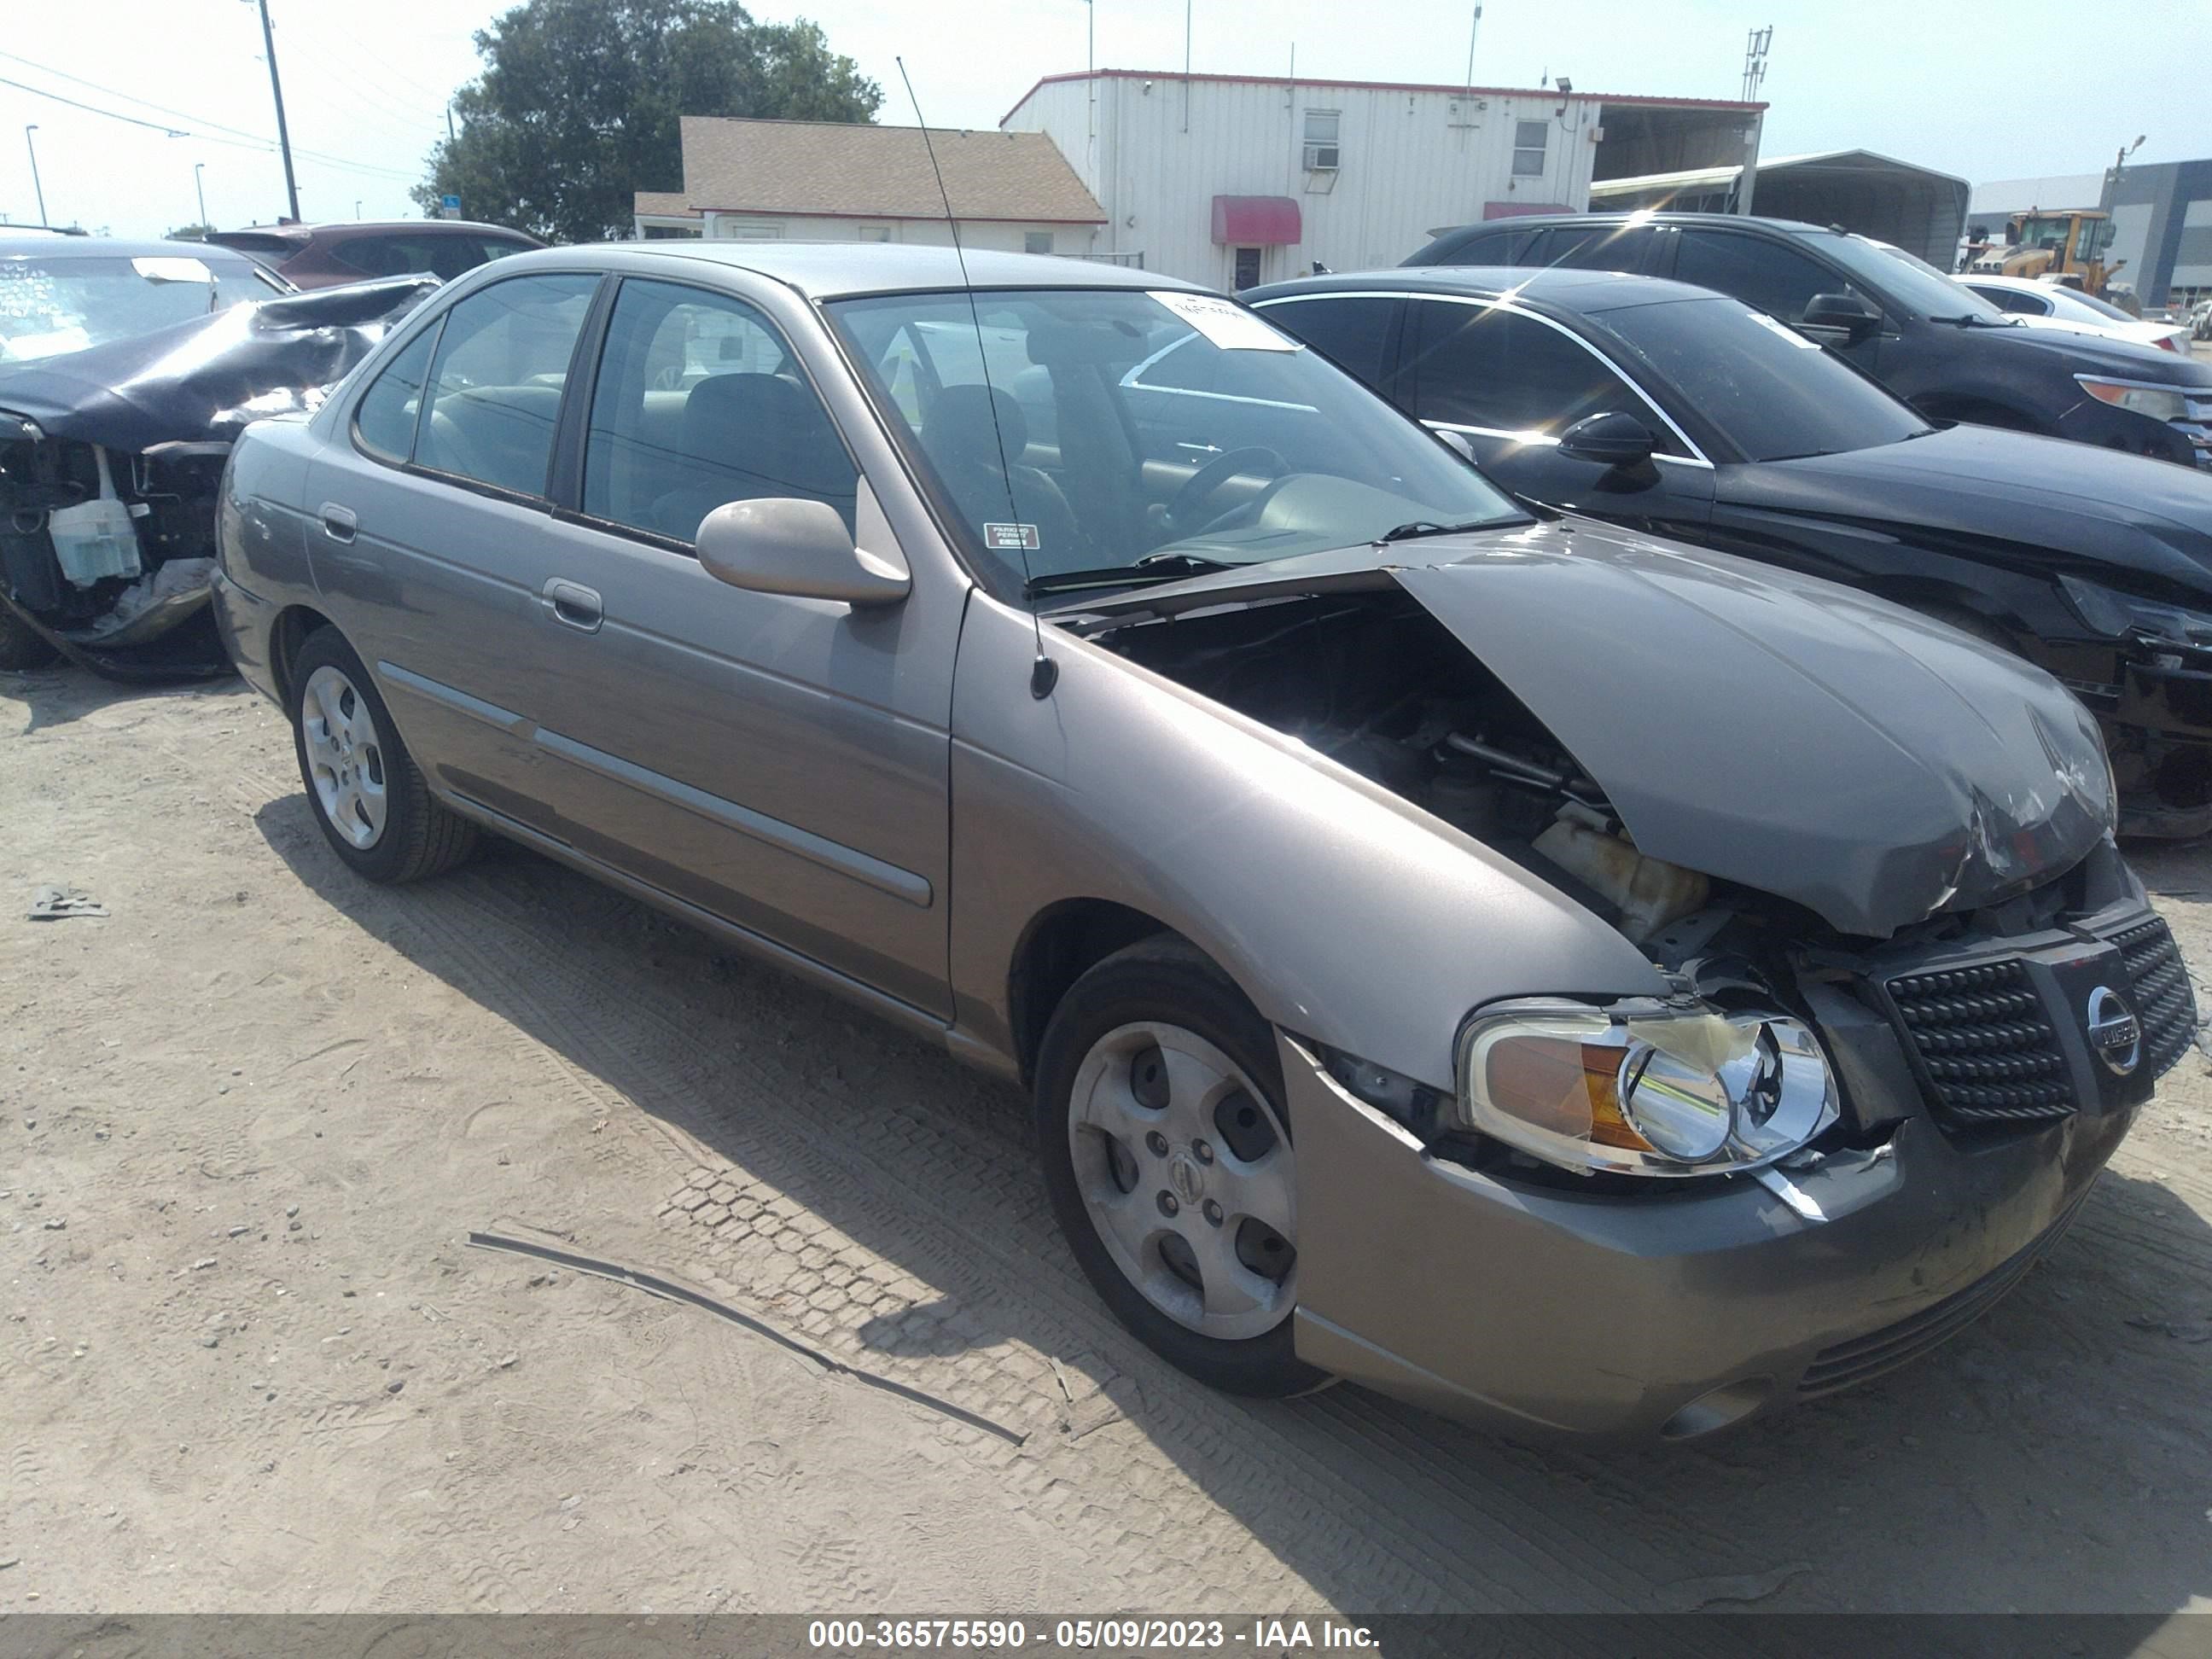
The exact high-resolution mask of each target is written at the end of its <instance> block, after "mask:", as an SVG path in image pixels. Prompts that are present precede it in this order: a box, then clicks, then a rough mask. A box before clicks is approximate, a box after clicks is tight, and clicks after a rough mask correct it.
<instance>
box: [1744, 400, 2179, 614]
mask: <svg viewBox="0 0 2212 1659" xmlns="http://www.w3.org/2000/svg"><path fill="white" fill-rule="evenodd" d="M1715 488H1716V491H1717V495H1719V497H1720V498H1721V500H1723V501H1725V502H1727V503H1729V505H1731V506H1733V507H1751V508H1754V509H1758V510H1762V511H1770V512H1774V513H1783V514H1788V515H1813V516H1817V517H1820V518H1841V519H1845V520H1850V521H1851V522H1853V523H1856V524H1858V525H1861V526H1869V527H1874V526H1887V527H1892V528H1893V531H1894V533H1896V534H1897V535H1898V536H1899V538H1903V539H1905V540H1907V541H1910V542H1913V543H1915V544H1927V542H1928V540H1929V534H1930V532H1934V533H1935V534H1936V536H1938V537H1940V538H1944V543H1947V544H1956V545H1957V546H1958V547H1959V548H1960V550H1965V551H1967V552H1970V553H1971V554H1972V556H1977V557H1983V558H1990V559H1994V560H1997V561H2000V562H2005V563H2008V564H2012V565H2015V566H2018V567H2020V568H2030V567H2033V568H2052V567H2057V568H2072V569H2076V570H2080V571H2081V572H2082V573H2083V574H2088V575H2090V576H2091V579H2092V580H2103V581H2106V582H2108V583H2110V584H2111V585H2112V586H2118V587H2120V588H2123V589H2141V588H2142V587H2143V586H2144V584H2142V583H2141V582H2130V580H2128V577H2129V575H2130V574H2139V575H2143V576H2148V577H2152V578H2154V579H2155V580H2154V583H2153V584H2152V589H2153V592H2154V593H2155V592H2157V590H2158V589H2159V588H2160V587H2162V586H2166V585H2167V584H2171V585H2172V586H2175V587H2178V588H2179V589H2180V590H2181V591H2182V592H2194V593H2197V594H2199V595H2201V596H2203V597H2204V598H2205V599H2212V473H2207V472H2203V471H2198V470H2197V469H2195V468H2191V467H2185V466H2177V465H2174V464H2173V463H2172V462H2171V461H2156V460H2152V459H2148V457H2145V456H2142V455H2124V454H2121V453H2119V452H2118V451H2117V450H2111V449H2100V448H2098V447H2095V446H2094V445H2092V444H2079V443H2069V442H2067V441H2064V440H2063V439H2058V438H2042V437H2037V436H2034V435H2031V434H2028V433H2024V432H2000V431H1998V430H1996V428H1991V427H1979V426H1959V427H1953V428H1950V429H1949V430H1948V431H1943V432H1932V433H1930V434H1929V435H1927V436H1926V437H1923V438H1914V439H1911V441H1907V442H1904V443H1893V444H1883V445H1881V446H1878V447H1875V448H1872V449H1855V450H1848V451H1845V452H1844V453H1840V454H1836V455H1808V456H1805V457H1802V459H1797V460H1790V461H1768V462H1765V463H1762V464H1760V465H1752V466H1725V467H1723V468H1721V469H1720V471H1719V473H1718V474H1717V478H1716V485H1715ZM2097 567H2102V568H2101V569H2100V568H2097Z"/></svg>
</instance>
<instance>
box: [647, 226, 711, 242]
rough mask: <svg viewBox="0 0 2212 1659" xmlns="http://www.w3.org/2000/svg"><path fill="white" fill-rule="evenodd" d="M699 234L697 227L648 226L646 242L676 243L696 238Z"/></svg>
mask: <svg viewBox="0 0 2212 1659" xmlns="http://www.w3.org/2000/svg"><path fill="white" fill-rule="evenodd" d="M698 234H699V227H698V226H696V225H647V227H646V228H645V240H647V241H648V242H667V241H674V240H678V239H679V238H684V237H691V238H696V237H697V235H698Z"/></svg>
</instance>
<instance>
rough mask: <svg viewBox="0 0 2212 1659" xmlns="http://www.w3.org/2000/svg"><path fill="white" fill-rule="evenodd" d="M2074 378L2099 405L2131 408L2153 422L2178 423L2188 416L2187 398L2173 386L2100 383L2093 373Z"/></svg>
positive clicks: (2124, 382) (2114, 381)
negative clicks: (2148, 417)
mask: <svg viewBox="0 0 2212 1659" xmlns="http://www.w3.org/2000/svg"><path fill="white" fill-rule="evenodd" d="M2074 379H2075V380H2076V381H2077V382H2078V383H2079V384H2080V386H2081V390H2082V391H2084V392H2087V393H2088V394H2089V395H2090V396H2091V397H2092V398H2095V399H2096V400H2097V401H2098V402H2099V403H2100V404H2112V407H2113V408H2115V409H2132V410H2135V412H2136V414H2138V415H2148V416H2150V417H2151V419H2153V420H2154V421H2178V420H2180V419H2181V418H2182V417H2183V416H2185V415H2187V414H2188V413H2189V399H2188V397H2187V396H2186V395H2185V393H2183V392H2178V391H2176V390H2175V389H2174V388H2173V387H2172V386H2139V385H2137V384H2136V382H2134V381H2132V380H2100V379H2099V378H2098V377H2097V376H2096V375H2094V374H2076V375H2075V377H2074Z"/></svg>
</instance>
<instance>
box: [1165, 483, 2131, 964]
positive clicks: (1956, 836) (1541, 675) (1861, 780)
mask: <svg viewBox="0 0 2212 1659" xmlns="http://www.w3.org/2000/svg"><path fill="white" fill-rule="evenodd" d="M1417 550H1418V551H1417ZM1401 553H1403V554H1406V555H1412V556H1413V557H1411V558H1409V559H1408V561H1407V562H1405V563H1403V564H1400V563H1397V562H1396V556H1399V555H1401ZM1384 557H1385V559H1386V560H1387V561H1389V563H1390V574H1391V575H1392V576H1393V577H1395V580H1397V582H1398V583H1399V585H1400V586H1402V587H1403V588H1404V589H1405V590H1406V591H1407V592H1408V593H1410V594H1412V595H1413V598H1414V599H1417V600H1419V602H1420V603H1421V605H1424V606H1425V608H1426V609H1427V610H1428V611H1430V612H1431V614H1432V615H1434V616H1435V617H1437V620H1438V621H1439V622H1441V623H1443V625H1444V626H1445V627H1446V628H1448V629H1450V630H1451V631H1452V633H1453V634H1454V635H1455V636H1456V637H1457V638H1458V639H1459V640H1460V641H1462V643H1464V644H1465V645H1466V646H1467V647H1468V649H1469V650H1470V651H1472V652H1473V653H1474V654H1475V655H1476V656H1477V657H1479V658H1480V659H1481V660H1482V661H1483V662H1484V663H1485V664H1486V665H1487V666H1488V667H1489V668H1490V669H1491V670H1492V671H1493V672H1494V673H1496V674H1497V675H1498V678H1500V679H1501V680H1502V681H1504V684H1506V685H1507V686H1508V687H1509V688H1510V690H1512V691H1513V692H1514V693H1515V694H1516V696H1519V697H1520V699H1521V700H1522V702H1524V703H1525V704H1526V705H1527V706H1528V709H1529V711H1530V712H1531V713H1532V714H1534V715H1535V716H1536V718H1537V719H1538V720H1541V721H1542V722H1543V723H1544V724H1545V725H1546V726H1547V727H1549V728H1550V730H1551V732H1553V735H1554V736H1555V737H1557V738H1559V741H1560V742H1561V743H1562V744H1565V747H1566V748H1567V750H1569V751H1570V752H1571V754H1573V756H1574V757H1575V758H1576V759H1577V761H1579V762H1580V763H1582V765H1583V768H1584V769H1586V770H1587V771H1588V772H1589V775H1590V776H1591V777H1592V778H1594V779H1595V780H1596V781H1597V782H1598V783H1599V785H1601V787H1603V789H1604V790H1605V793H1606V794H1607V798H1608V799H1610V800H1611V802H1612V803H1613V808H1614V810H1615V811H1617V812H1618V813H1619V814H1620V819H1621V822H1622V823H1624V824H1625V825H1626V828H1627V829H1628V832H1629V834H1630V835H1631V836H1633V837H1634V838H1635V841H1636V844H1637V846H1638V848H1641V849H1642V850H1643V851H1644V853H1645V854H1648V855H1649V856H1650V857H1653V858H1656V859H1662V860H1666V861H1668V862H1669V863H1673V864H1679V865H1681V866H1686V867H1687V868H1689V869H1692V870H1699V871H1703V872H1705V873H1706V874H1707V875H1710V876H1714V877H1717V878H1721V879H1723V880H1727V881H1733V882H1738V883H1741V884H1743V885H1745V886H1747V887H1752V888H1755V889H1758V890H1761V891H1764V892H1767V893H1771V894H1774V895H1776V896H1780V897H1783V898H1787V899H1790V900H1793V901H1795V902H1797V903H1800V904H1802V905H1804V906H1805V907H1806V908H1808V909H1810V910H1812V911H1814V913H1816V914H1817V915H1820V916H1821V917H1823V918H1824V919H1826V921H1828V922H1829V923H1830V924H1831V925H1832V926H1833V927H1837V928H1838V929H1839V930H1841V931H1843V932H1844V933H1855V934H1862V935H1869V936H1874V937H1887V935H1889V934H1891V933H1894V932H1896V931H1897V929H1899V928H1900V927H1905V926H1907V925H1909V924H1911V923H1912V922H1915V921H1920V920H1921V919H1923V917H1925V916H1927V915H1929V914H1931V913H1933V912H1935V911H1936V910H1938V909H1942V908H1971V907H1972V906H1976V905H1979V904H1983V903H1985V902H1990V901H1992V900H1995V899H1998V898H2001V897H2003V896H2007V895H2008V894H2011V893H2013V892H2016V891H2019V890H2023V889H2025V888H2027V887H2030V886H2033V885H2035V884H2039V883H2041V882H2043V881H2046V880H2049V879H2051V878H2053V877H2055V876H2057V874H2059V873H2061V872H2063V871H2065V870H2067V869H2069V868H2070V867H2071V866H2073V865H2074V864H2075V863H2076V862H2077V861H2078V860H2080V859H2081V857H2082V856H2083V855H2084V854H2087V852H2088V851H2089V850H2090V849H2091V848H2093V847H2094V846H2095V845H2096V844H2097V842H2099V841H2100V839H2102V838H2103V837H2104V836H2106V834H2108V833H2109V832H2110V831H2111V829H2112V823H2113V811H2114V803H2113V800H2112V778H2111V773H2110V771H2109V769H2108V768H2107V766H2106V761H2105V756H2104V751H2103V747H2102V745H2101V744H2100V740H2099V738H2098V736H2097V730H2096V725H2095V722H2094V721H2093V719H2092V718H2091V717H2090V715H2089V714H2088V712H2087V710H2086V709H2084V708H2082V707H2081V704H2080V703H2078V702H2075V700H2074V699H2073V698H2072V697H2071V696H2069V695H2068V694H2067V692H2066V691H2065V690H2063V688H2061V687H2060V686H2059V684H2058V683H2057V681H2055V680H2053V679H2051V678H2050V677H2049V676H2048V675H2046V674H2045V673H2043V672H2042V671H2040V670H2039V669H2036V668H2033V667H2030V666H2029V665H2027V664H2026V663H2024V662H2021V661H2020V660H2018V659H2015V658H2013V657H2011V656H2009V655H2008V654H2006V653H2003V652H2001V651H1998V650H1996V649H1994V648H1993V647H1989V646H1986V645H1984V644H1982V643H1980V642H1979V641H1975V640H1972V639H1969V638H1967V637H1966V635H1961V634H1960V633H1958V632H1956V631H1954V630H1953V629H1948V628H1945V627H1943V626H1942V625H1941V624H1940V623H1933V622H1930V621H1929V620H1927V619H1926V618H1924V617H1919V616H1917V615H1915V614H1914V613H1913V612H1911V611H1905V610H1902V609H1900V608H1899V607H1898V606H1896V605H1890V604H1887V603H1886V602H1884V601H1882V600H1880V599H1873V598H1871V597H1869V596H1867V595H1865V594H1862V593H1858V592H1854V591H1852V590H1850V589H1849V588H1844V587H1840V586H1835V585H1833V584H1832V583H1828V582H1824V581H1820V580H1816V579H1814V578H1811V577H1802V576H1797V575H1795V574H1790V573H1788V572H1784V571H1780V570H1778V569H1775V568H1771V567H1768V566H1764V565H1758V564H1753V563H1751V562H1747V561H1744V560H1739V559H1735V558H1732V557H1729V556H1726V555H1722V554H1714V553H1709V552H1705V551H1694V550H1689V549H1686V548H1684V547H1681V546H1680V545H1678V544H1670V543H1666V542H1662V541H1658V540H1655V539H1652V538H1646V537H1643V536H1639V535H1638V534H1636V533H1635V532H1630V531H1626V530H1621V529H1619V528H1616V527H1614V526H1607V525H1601V524H1598V523H1596V522H1595V521H1593V520H1583V519H1570V520H1565V521H1563V522H1561V523H1558V524H1548V525H1538V526H1531V527H1529V528H1528V529H1525V530H1520V531H1510V532H1491V533H1488V534H1483V535H1470V536H1466V537H1459V538H1449V539H1445V538H1438V539H1437V540H1434V541H1431V542H1426V543H1417V544H1407V545H1406V546H1405V547H1403V548H1402V549H1401V548H1397V547H1393V548H1390V549H1388V550H1384ZM1215 580H1217V581H1218V580H1219V579H1215ZM1223 585H1224V586H1227V585H1229V584H1226V583H1225V584H1223ZM1192 586H1198V584H1192ZM1155 597H1157V596H1155Z"/></svg>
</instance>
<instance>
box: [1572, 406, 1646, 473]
mask: <svg viewBox="0 0 2212 1659" xmlns="http://www.w3.org/2000/svg"><path fill="white" fill-rule="evenodd" d="M1658 447H1659V441H1658V440H1657V439H1656V438H1655V437H1653V436H1652V435H1651V428H1650V427H1648V426H1646V425H1644V422H1641V421H1639V420H1638V419H1637V418H1636V416H1633V415H1624V414H1622V413H1620V411H1619V410H1614V411H1613V413H1611V414H1607V415H1590V416H1584V417H1583V419H1581V420H1579V421H1577V422H1575V423H1574V424H1573V425H1572V426H1571V427H1569V428H1567V429H1566V430H1565V432H1562V433H1561V434H1559V453H1560V454H1562V455H1564V456H1565V457H1566V458H1567V459H1569V460H1571V461H1594V462H1595V463H1596V464H1597V465H1600V466H1641V465H1644V463H1645V462H1646V461H1648V460H1650V459H1651V456H1652V452H1653V451H1655V450H1656V449H1657V448H1658Z"/></svg>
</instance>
